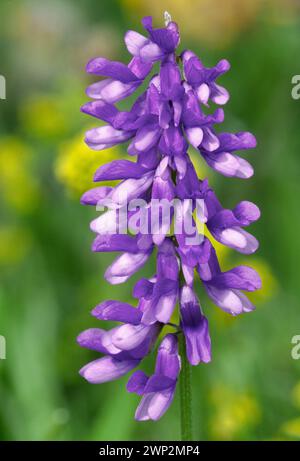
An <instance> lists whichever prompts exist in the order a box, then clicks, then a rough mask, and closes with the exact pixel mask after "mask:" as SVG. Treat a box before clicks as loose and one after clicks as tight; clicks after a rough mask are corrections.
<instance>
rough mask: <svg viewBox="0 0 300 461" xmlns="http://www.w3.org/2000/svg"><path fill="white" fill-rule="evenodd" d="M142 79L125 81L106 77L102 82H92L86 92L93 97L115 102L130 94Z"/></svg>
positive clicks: (111, 102)
mask: <svg viewBox="0 0 300 461" xmlns="http://www.w3.org/2000/svg"><path fill="white" fill-rule="evenodd" d="M140 84H141V81H139V80H138V81H134V82H130V83H123V82H120V81H119V80H112V79H105V80H101V81H100V82H96V83H92V84H91V85H90V86H89V87H88V88H87V90H86V94H87V95H88V96H89V97H90V98H93V99H102V100H103V101H105V102H107V103H110V104H113V103H115V102H118V101H120V100H121V99H124V98H127V97H128V96H130V95H131V94H132V93H133V92H134V91H135V90H136V89H137V87H138V86H139V85H140Z"/></svg>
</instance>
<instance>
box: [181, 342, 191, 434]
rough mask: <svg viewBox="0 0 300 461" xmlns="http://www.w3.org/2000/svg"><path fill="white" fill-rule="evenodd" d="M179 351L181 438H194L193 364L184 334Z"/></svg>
mask: <svg viewBox="0 0 300 461" xmlns="http://www.w3.org/2000/svg"><path fill="white" fill-rule="evenodd" d="M178 339H179V351H180V357H181V372H180V414H181V440H182V441H191V440H193V431H192V389H191V366H190V364H189V362H188V360H187V357H186V348H185V340H184V335H183V334H180V335H179V338H178Z"/></svg>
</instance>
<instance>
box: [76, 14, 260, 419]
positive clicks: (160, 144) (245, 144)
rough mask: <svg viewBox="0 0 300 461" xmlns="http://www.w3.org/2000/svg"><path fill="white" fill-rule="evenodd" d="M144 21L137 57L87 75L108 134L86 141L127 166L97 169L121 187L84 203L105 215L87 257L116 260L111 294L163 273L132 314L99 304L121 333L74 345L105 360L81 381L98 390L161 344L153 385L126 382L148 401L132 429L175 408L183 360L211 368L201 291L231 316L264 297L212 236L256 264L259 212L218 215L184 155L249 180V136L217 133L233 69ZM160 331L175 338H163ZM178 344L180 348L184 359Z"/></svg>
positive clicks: (138, 294)
mask: <svg viewBox="0 0 300 461" xmlns="http://www.w3.org/2000/svg"><path fill="white" fill-rule="evenodd" d="M142 23H143V26H144V28H145V30H146V34H147V35H142V34H140V33H138V32H135V31H128V32H127V33H126V34H125V44H126V47H127V49H128V51H129V53H130V54H131V55H132V59H131V61H130V62H129V64H128V65H126V64H122V63H120V62H114V61H109V60H107V59H105V58H95V59H92V60H91V61H90V62H89V63H88V65H87V72H88V73H91V74H94V75H97V76H101V77H105V78H104V79H103V80H101V81H99V82H96V83H93V84H91V85H90V86H89V87H88V90H87V94H88V96H89V97H90V98H92V100H91V101H90V102H88V103H86V104H85V105H84V106H83V107H82V111H83V112H84V113H86V114H88V115H91V116H93V117H94V118H95V119H96V120H97V119H99V120H101V125H100V126H99V127H95V128H92V129H91V130H89V131H87V133H86V137H85V141H86V143H87V145H88V146H89V147H90V148H91V149H95V150H102V149H107V148H110V147H112V146H114V145H116V144H123V143H127V153H128V155H129V156H130V157H129V158H128V159H122V160H114V161H112V162H111V163H109V164H106V165H102V166H101V167H100V168H99V169H98V170H97V171H96V172H95V175H94V181H95V182H96V183H98V182H101V181H119V182H118V183H117V185H116V186H114V187H108V186H101V185H100V186H97V187H95V188H93V189H91V190H89V191H87V192H86V193H85V194H84V195H83V196H82V198H81V202H82V203H83V204H85V205H92V206H97V210H98V211H101V214H100V215H99V216H98V217H96V218H95V219H94V220H93V221H92V223H91V230H92V231H93V232H94V233H95V234H96V237H95V240H94V242H93V244H92V250H93V251H94V252H99V253H101V252H116V253H118V255H117V257H116V259H115V260H114V261H113V262H112V263H111V265H110V266H109V267H108V268H107V270H106V272H105V279H106V280H107V281H108V282H109V283H110V284H112V285H116V284H120V283H124V282H126V281H127V280H128V279H129V278H130V277H132V276H133V275H134V274H136V273H137V272H138V271H139V269H141V268H142V267H143V266H144V265H145V264H146V263H147V261H148V260H149V258H151V257H153V255H154V257H155V258H156V270H155V274H153V276H152V277H151V278H149V279H148V278H147V279H146V278H141V279H140V280H138V281H137V282H136V283H135V285H134V288H133V297H134V298H135V299H136V300H137V301H136V307H134V306H132V305H130V304H127V303H124V302H121V301H114V300H109V301H104V302H102V303H101V304H100V305H98V306H97V307H96V308H95V309H94V310H93V311H92V315H93V316H94V317H96V318H97V319H98V320H99V321H101V322H105V321H109V322H117V324H116V326H115V327H113V328H111V329H106V330H103V329H100V328H99V329H98V328H92V329H89V330H86V331H84V332H83V333H81V334H80V335H79V337H78V343H79V344H80V345H81V346H82V347H85V348H88V349H91V350H93V351H96V352H98V353H99V354H101V357H100V358H98V359H97V360H95V361H93V362H91V363H89V364H87V365H86V366H84V367H83V368H82V369H81V371H80V374H81V375H82V376H83V377H84V378H85V379H86V380H87V381H89V382H91V383H97V384H98V383H103V382H107V381H111V380H115V379H118V378H119V377H122V376H123V375H125V374H127V373H128V372H130V371H132V370H133V369H135V368H137V367H138V366H139V365H140V364H141V362H142V360H143V359H144V357H146V356H147V355H148V354H149V353H151V351H152V350H153V349H154V348H155V344H156V342H157V339H158V337H160V346H159V347H158V351H157V360H156V366H155V371H154V374H153V375H152V376H150V377H148V376H147V375H146V374H145V373H144V372H143V371H141V370H137V371H135V372H134V373H133V374H132V376H131V377H130V379H129V381H128V384H127V389H128V391H129V392H134V393H136V394H138V395H140V396H142V398H141V401H140V404H139V406H138V408H137V411H136V415H135V416H136V419H138V420H149V419H153V420H157V419H159V418H160V417H161V416H162V415H163V414H164V413H165V412H166V410H167V409H168V408H169V406H170V404H171V402H172V400H173V398H174V394H175V389H176V383H177V380H178V377H179V374H180V369H181V362H183V361H184V360H186V359H187V360H188V362H189V363H190V364H191V365H198V364H199V363H202V362H203V363H208V362H210V361H211V357H212V353H211V338H210V334H209V327H208V320H207V318H206V316H205V315H204V313H203V310H202V307H201V306H200V302H199V300H198V296H197V285H198V283H199V282H198V281H200V283H202V286H203V287H204V289H205V291H206V293H207V295H208V296H209V298H210V299H211V300H212V301H213V303H214V304H216V305H217V306H218V307H220V308H221V309H222V310H223V311H225V312H227V313H229V314H231V315H237V314H241V313H244V312H250V311H252V310H253V309H254V306H253V305H252V303H251V302H250V301H249V299H248V298H247V296H246V295H245V294H244V292H245V291H246V292H247V291H250V292H251V291H254V290H257V289H259V288H260V287H261V281H260V278H259V276H258V274H257V273H256V272H255V271H254V269H252V268H250V267H248V266H238V267H235V268H233V269H231V270H229V271H226V272H222V270H221V268H220V265H219V261H218V258H217V254H216V251H215V249H214V248H213V245H212V243H211V241H210V240H209V238H208V237H207V233H206V232H205V227H206V228H207V229H208V230H209V232H210V234H211V235H212V236H213V237H214V238H215V239H216V240H217V241H218V242H220V243H221V244H223V245H226V246H227V247H230V248H232V249H234V250H236V251H238V252H239V253H242V254H252V253H254V252H255V251H256V250H257V248H258V241H257V240H256V239H255V237H254V236H253V235H252V234H250V233H249V232H248V231H246V230H245V229H244V228H245V227H247V226H249V225H251V224H252V223H253V222H255V221H256V220H258V219H259V217H260V211H259V209H258V207H257V206H256V205H255V204H254V203H252V202H248V201H241V202H240V203H238V204H237V205H236V206H235V207H234V208H233V209H232V210H231V209H227V208H223V206H222V204H221V203H220V201H219V200H218V198H217V196H216V194H215V192H214V191H213V190H212V188H211V187H210V186H209V184H208V180H207V179H199V178H198V177H197V174H196V171H195V168H194V165H193V163H192V161H191V159H190V157H189V154H188V148H189V146H192V147H193V148H194V149H195V150H196V152H198V154H199V157H202V158H203V159H204V161H205V162H206V163H207V164H208V165H209V166H210V167H211V168H212V169H214V170H215V171H217V172H218V173H221V174H222V175H224V176H228V177H237V178H243V179H246V178H250V177H251V176H252V175H253V169H252V167H251V165H250V164H249V163H248V162H247V161H246V160H244V159H243V158H242V157H240V156H239V155H237V152H239V151H241V150H245V149H252V148H254V147H255V146H256V140H255V137H254V136H253V135H252V134H251V133H248V132H241V133H236V134H231V133H220V131H219V130H217V129H216V126H217V125H219V124H220V123H222V122H223V120H224V112H223V109H222V108H216V109H215V110H214V111H211V112H209V111H208V108H209V103H210V102H212V103H214V104H216V105H222V106H223V105H224V104H226V102H227V101H228V99H229V93H228V92H227V90H226V89H225V88H223V87H222V86H220V85H219V83H217V80H218V78H219V77H220V76H222V75H223V74H224V73H225V72H227V71H228V70H229V68H230V65H229V63H228V62H227V61H226V60H224V59H223V60H221V61H220V62H219V63H218V64H217V65H216V66H215V67H213V68H207V67H205V66H204V65H203V63H202V62H201V60H200V59H199V58H198V57H197V56H196V55H195V54H194V53H193V52H192V51H190V50H186V51H183V52H181V53H177V51H176V49H177V47H178V45H179V42H180V37H179V31H178V26H177V24H175V23H174V22H172V21H171V20H169V18H168V17H167V21H166V27H164V28H160V29H155V28H153V26H152V18H150V17H146V18H144V19H143V21H142ZM157 62H159V68H158V70H157V73H156V74H153V73H152V69H153V64H155V63H157ZM146 79H147V81H146ZM139 87H141V88H140V93H139V96H138V97H137V99H136V101H135V102H134V103H133V104H132V106H131V107H128V109H127V110H121V109H120V108H119V107H117V106H116V105H115V103H117V102H118V101H120V100H122V99H125V98H126V97H128V96H129V95H132V94H133V93H134V92H135V91H136V90H137V89H138V88H139ZM102 122H104V125H103V124H102ZM133 157H135V159H136V160H135V161H132V160H133ZM130 159H131V160H130ZM158 205H159V206H158ZM166 218H168V219H166ZM196 218H197V219H196ZM195 274H198V276H199V277H198V278H197V280H198V281H196V282H195ZM203 304H204V303H203V302H201V305H202V306H203ZM178 319H179V320H178ZM165 326H168V331H170V329H171V331H172V329H173V332H172V333H168V334H167V335H166V336H164V327H165ZM182 338H183V339H184V342H183V343H182V344H183V345H184V344H185V347H183V348H180V351H181V352H180V354H181V356H180V355H179V352H178V341H179V340H180V341H182ZM184 350H185V352H182V351H184Z"/></svg>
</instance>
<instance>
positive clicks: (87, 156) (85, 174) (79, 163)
mask: <svg viewBox="0 0 300 461" xmlns="http://www.w3.org/2000/svg"><path fill="white" fill-rule="evenodd" d="M83 137H84V136H83V135H81V136H78V137H76V138H75V139H71V140H69V141H66V142H64V143H62V145H61V147H60V149H59V154H58V157H57V160H56V164H55V174H56V177H57V178H58V180H59V181H60V182H61V183H63V184H64V185H65V187H66V189H67V190H68V191H69V192H70V193H71V194H72V195H74V196H76V197H78V196H80V195H81V194H82V193H83V192H84V191H86V190H88V189H91V188H92V187H96V184H95V183H94V182H93V176H94V173H95V171H96V170H97V169H98V168H99V167H100V166H101V165H104V164H105V163H108V162H110V161H112V160H117V159H118V158H121V156H122V153H121V151H120V150H119V148H118V147H112V148H110V149H106V150H102V151H99V152H97V151H94V150H91V149H90V148H89V147H88V146H87V145H86V144H85V143H84V141H83ZM105 184H114V182H110V183H105V182H101V185H105Z"/></svg>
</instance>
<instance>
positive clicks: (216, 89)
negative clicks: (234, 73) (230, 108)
mask: <svg viewBox="0 0 300 461" xmlns="http://www.w3.org/2000/svg"><path fill="white" fill-rule="evenodd" d="M210 97H211V100H212V101H213V102H214V103H215V104H220V106H222V105H224V104H226V103H227V102H228V100H229V97H230V96H229V93H228V91H227V90H226V88H224V87H223V86H220V85H217V84H216V83H215V84H214V85H213V87H212V92H211V95H210Z"/></svg>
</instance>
